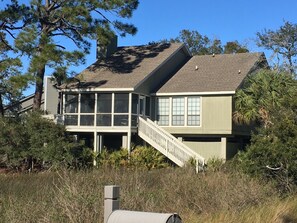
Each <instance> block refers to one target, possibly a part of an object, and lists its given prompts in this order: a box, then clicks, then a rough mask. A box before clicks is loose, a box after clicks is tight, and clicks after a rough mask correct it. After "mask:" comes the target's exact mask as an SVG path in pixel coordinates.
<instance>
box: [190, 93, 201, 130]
mask: <svg viewBox="0 0 297 223" xmlns="http://www.w3.org/2000/svg"><path fill="white" fill-rule="evenodd" d="M187 124H188V125H189V126H200V97H189V98H188V123H187Z"/></svg>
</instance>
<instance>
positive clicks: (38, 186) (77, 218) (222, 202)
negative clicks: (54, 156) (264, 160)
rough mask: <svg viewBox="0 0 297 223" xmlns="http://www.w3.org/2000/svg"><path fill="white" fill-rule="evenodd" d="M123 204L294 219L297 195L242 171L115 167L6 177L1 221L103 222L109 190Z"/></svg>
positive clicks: (221, 218) (0, 188)
mask: <svg viewBox="0 0 297 223" xmlns="http://www.w3.org/2000/svg"><path fill="white" fill-rule="evenodd" d="M111 184H117V185H120V187H121V201H120V203H121V208H122V209H126V210H137V211H153V212H177V213H178V214H179V215H180V216H181V218H182V220H183V222H184V223H199V222H211V223H219V222H220V223H224V222H226V223H227V222H228V223H230V222H231V223H232V222H234V223H235V222H236V223H238V222H242V223H245V222H246V223H250V222H253V223H257V222H259V223H266V222H267V223H274V222H275V223H289V222H290V223H294V222H297V198H296V197H295V196H294V193H292V194H291V195H286V196H281V195H280V194H279V193H278V191H277V189H276V188H275V187H274V186H273V185H271V184H269V183H267V182H260V181H258V180H255V179H251V178H249V177H247V176H245V175H242V174H239V173H236V172H232V173H230V172H226V171H209V172H207V173H201V174H195V173H194V171H193V170H192V169H190V168H165V169H159V170H151V171H147V170H135V169H110V168H102V169H97V170H89V171H76V172H74V171H60V172H44V173H38V174H1V175H0V222H11V223H14V222H15V223H16V222H73V223H74V222H103V188H104V186H105V185H111Z"/></svg>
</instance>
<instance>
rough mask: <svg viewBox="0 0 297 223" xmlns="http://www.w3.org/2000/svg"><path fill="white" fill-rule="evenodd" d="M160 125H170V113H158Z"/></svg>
mask: <svg viewBox="0 0 297 223" xmlns="http://www.w3.org/2000/svg"><path fill="white" fill-rule="evenodd" d="M157 120H158V125H162V126H166V125H169V115H158V116H157Z"/></svg>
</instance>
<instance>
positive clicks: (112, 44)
mask: <svg viewBox="0 0 297 223" xmlns="http://www.w3.org/2000/svg"><path fill="white" fill-rule="evenodd" d="M117 48H118V36H117V35H113V37H111V39H110V41H109V43H108V44H107V45H104V44H100V42H99V41H98V40H97V52H96V53H97V54H96V59H97V60H99V59H105V58H107V57H109V56H111V55H112V54H113V53H114V52H115V51H116V50H117Z"/></svg>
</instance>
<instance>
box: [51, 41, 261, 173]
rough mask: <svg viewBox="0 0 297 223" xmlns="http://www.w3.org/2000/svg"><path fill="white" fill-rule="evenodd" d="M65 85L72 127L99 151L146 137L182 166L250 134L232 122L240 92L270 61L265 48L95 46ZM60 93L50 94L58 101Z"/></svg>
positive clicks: (227, 152) (224, 153)
mask: <svg viewBox="0 0 297 223" xmlns="http://www.w3.org/2000/svg"><path fill="white" fill-rule="evenodd" d="M97 55H98V58H97V59H98V60H97V61H96V62H95V63H94V64H92V65H91V66H89V67H87V68H86V69H85V70H84V71H82V72H81V73H80V74H79V75H78V76H76V77H75V78H74V79H73V81H72V82H70V83H68V84H64V85H62V86H61V88H60V94H61V95H62V97H61V106H60V108H61V109H60V113H61V114H60V115H61V116H62V118H63V121H64V124H65V126H66V129H67V131H68V132H71V133H72V134H74V135H76V136H77V137H78V138H79V139H83V140H85V142H86V143H87V144H88V145H89V146H92V147H93V148H94V151H96V152H100V151H101V150H102V149H103V148H104V147H106V148H108V149H117V148H120V147H123V148H127V149H128V150H129V151H130V150H131V147H132V145H133V144H135V143H138V142H142V141H144V142H146V143H148V144H150V145H151V146H153V147H154V148H156V149H158V150H159V151H161V152H162V153H163V154H164V155H166V156H167V157H168V158H169V159H171V160H172V161H173V162H175V163H176V164H177V165H179V166H183V165H184V164H185V162H187V161H188V160H189V159H190V158H193V159H195V160H196V161H197V162H196V163H197V168H198V167H199V166H203V165H204V163H205V162H206V161H207V160H209V159H211V158H220V159H223V160H226V159H229V158H231V157H232V156H233V155H234V154H235V153H236V152H237V151H238V149H242V148H243V147H244V144H245V143H246V142H248V140H249V138H250V127H249V126H240V125H236V124H235V123H234V122H233V120H232V114H233V112H234V99H233V96H234V94H235V91H236V90H237V89H239V88H240V87H241V86H242V83H243V80H244V78H245V77H246V76H247V75H249V74H252V73H253V72H255V71H256V70H258V69H260V68H263V67H265V66H266V65H267V62H266V59H265V56H264V54H262V53H241V54H229V55H207V56H191V54H190V52H189V51H188V49H187V47H186V46H185V45H184V44H180V43H164V44H152V45H145V46H134V47H117V44H116V40H114V41H112V44H111V45H110V46H109V47H107V48H104V47H100V46H99V47H98V52H97ZM56 100H57V99H56V98H53V101H54V103H56V104H57V101H56Z"/></svg>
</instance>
